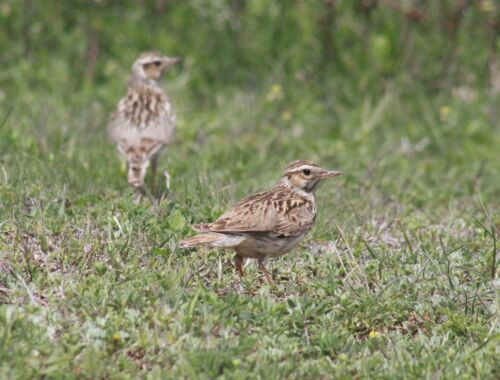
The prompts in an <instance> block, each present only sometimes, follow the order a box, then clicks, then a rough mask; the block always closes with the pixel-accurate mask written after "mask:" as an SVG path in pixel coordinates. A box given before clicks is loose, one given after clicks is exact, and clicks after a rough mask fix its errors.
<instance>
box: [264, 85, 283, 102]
mask: <svg viewBox="0 0 500 380" xmlns="http://www.w3.org/2000/svg"><path fill="white" fill-rule="evenodd" d="M281 98H283V87H281V84H279V83H275V84H273V85H272V86H271V89H270V90H269V92H268V93H267V95H266V99H267V100H268V101H270V102H272V101H274V100H279V99H281Z"/></svg>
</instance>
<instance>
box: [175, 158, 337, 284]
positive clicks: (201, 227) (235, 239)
mask: <svg viewBox="0 0 500 380" xmlns="http://www.w3.org/2000/svg"><path fill="white" fill-rule="evenodd" d="M340 174H341V173H340V172H336V171H330V170H326V169H323V168H321V167H320V166H319V165H317V164H316V163H314V162H312V161H306V160H299V161H294V162H292V163H290V164H289V165H288V166H287V167H286V169H285V171H284V173H283V177H282V178H281V180H280V181H279V182H278V184H277V185H276V186H275V187H274V188H273V189H271V190H270V191H266V192H261V193H257V194H254V195H251V196H249V197H247V198H245V199H243V200H242V201H240V202H239V203H237V204H236V205H235V206H234V207H233V208H231V209H229V210H228V211H226V212H225V213H224V214H222V215H221V216H220V217H219V218H218V219H217V220H216V221H214V222H212V223H204V224H196V225H193V226H192V227H193V229H194V230H196V231H198V232H202V234H200V235H196V236H194V237H192V238H189V239H186V240H183V241H181V243H180V246H181V247H182V248H190V247H195V246H198V245H208V246H211V247H222V248H231V249H234V250H235V251H236V257H235V264H236V268H237V270H238V273H239V274H240V275H241V276H243V269H242V264H243V258H245V257H248V258H253V259H257V261H258V265H259V268H260V269H261V270H262V271H263V272H264V274H265V276H266V279H267V280H268V281H269V282H272V281H271V277H270V275H269V272H268V271H267V270H266V268H265V261H266V260H267V259H268V258H270V257H278V256H281V255H284V254H286V253H287V252H289V251H291V250H292V249H293V248H295V247H296V246H297V245H298V244H299V243H300V241H301V240H302V239H303V238H304V236H305V235H306V234H307V233H308V232H309V231H310V230H311V228H312V226H313V223H314V220H315V217H316V199H315V196H314V191H315V190H316V188H317V185H318V184H319V182H320V181H321V180H323V179H326V178H330V177H334V176H337V175H340Z"/></svg>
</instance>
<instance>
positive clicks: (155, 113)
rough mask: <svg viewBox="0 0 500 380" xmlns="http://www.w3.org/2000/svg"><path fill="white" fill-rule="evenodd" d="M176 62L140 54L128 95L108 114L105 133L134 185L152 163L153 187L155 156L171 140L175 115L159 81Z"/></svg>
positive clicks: (161, 56) (158, 55)
mask: <svg viewBox="0 0 500 380" xmlns="http://www.w3.org/2000/svg"><path fill="white" fill-rule="evenodd" d="M177 62H179V59H178V58H170V57H167V56H163V55H161V54H159V53H156V52H145V53H142V54H141V55H140V56H139V57H138V58H137V60H136V61H135V62H134V64H133V66H132V74H131V76H130V79H129V85H128V91H127V95H126V96H125V97H123V98H122V99H121V100H120V101H119V103H118V106H117V109H116V111H115V112H114V113H113V115H112V116H111V120H110V122H109V125H108V133H109V136H110V137H111V139H112V140H113V141H114V142H115V143H116V144H117V147H118V150H119V151H120V153H121V154H122V155H123V156H124V157H125V158H126V159H127V164H128V175H127V177H128V183H129V185H130V186H132V187H134V188H141V187H143V186H144V178H145V176H146V170H147V168H148V166H149V164H150V163H151V171H152V177H153V178H152V183H153V190H154V184H155V175H156V165H157V160H158V155H159V154H160V151H161V149H162V148H163V147H164V146H165V145H167V144H169V143H170V142H171V141H172V138H173V134H174V131H175V123H176V117H175V113H174V111H173V109H172V105H171V103H170V100H169V98H168V96H167V94H166V93H165V92H164V90H163V88H162V87H161V86H160V85H159V83H158V80H159V79H160V78H161V76H162V75H163V73H164V72H165V71H166V70H167V69H168V68H169V67H171V66H172V65H174V64H175V63H177Z"/></svg>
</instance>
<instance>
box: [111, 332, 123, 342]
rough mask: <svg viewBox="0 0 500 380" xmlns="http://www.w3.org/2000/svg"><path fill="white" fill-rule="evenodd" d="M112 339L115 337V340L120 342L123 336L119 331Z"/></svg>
mask: <svg viewBox="0 0 500 380" xmlns="http://www.w3.org/2000/svg"><path fill="white" fill-rule="evenodd" d="M112 339H113V342H118V341H119V340H120V339H121V336H120V334H118V333H117V334H114V335H113V337H112Z"/></svg>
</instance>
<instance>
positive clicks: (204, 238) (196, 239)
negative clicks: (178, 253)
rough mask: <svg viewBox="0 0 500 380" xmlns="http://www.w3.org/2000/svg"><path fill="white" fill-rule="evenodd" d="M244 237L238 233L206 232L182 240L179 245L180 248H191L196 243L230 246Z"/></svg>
mask: <svg viewBox="0 0 500 380" xmlns="http://www.w3.org/2000/svg"><path fill="white" fill-rule="evenodd" d="M244 240H245V238H244V237H243V236H238V235H226V234H219V233H216V232H208V233H205V234H200V235H196V236H193V237H191V238H189V239H186V240H182V241H181V242H180V243H179V245H180V247H181V248H191V247H196V246H198V245H208V246H210V247H221V248H231V247H236V246H237V245H239V244H241V243H242V242H243V241H244Z"/></svg>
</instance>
